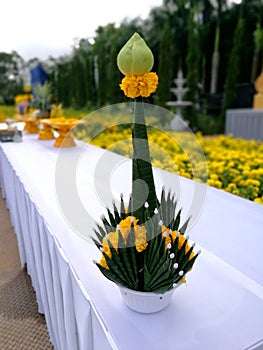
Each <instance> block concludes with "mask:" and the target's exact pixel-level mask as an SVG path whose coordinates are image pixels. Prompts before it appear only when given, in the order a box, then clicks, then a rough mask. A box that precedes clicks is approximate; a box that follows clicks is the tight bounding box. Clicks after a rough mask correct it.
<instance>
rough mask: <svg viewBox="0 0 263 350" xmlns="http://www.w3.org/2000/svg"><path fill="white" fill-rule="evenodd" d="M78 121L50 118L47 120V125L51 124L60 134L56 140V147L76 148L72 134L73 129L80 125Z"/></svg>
mask: <svg viewBox="0 0 263 350" xmlns="http://www.w3.org/2000/svg"><path fill="white" fill-rule="evenodd" d="M79 123H80V121H79V120H78V119H74V118H72V119H66V118H50V119H46V120H45V124H46V125H47V124H49V126H50V127H51V128H53V129H54V130H55V131H57V133H58V137H57V138H56V140H55V143H54V147H62V148H64V147H74V146H76V143H75V141H74V138H73V136H72V134H71V129H72V128H73V127H74V126H76V125H77V124H79Z"/></svg>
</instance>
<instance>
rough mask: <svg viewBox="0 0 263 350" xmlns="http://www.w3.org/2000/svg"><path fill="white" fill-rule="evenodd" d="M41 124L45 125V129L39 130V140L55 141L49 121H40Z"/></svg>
mask: <svg viewBox="0 0 263 350" xmlns="http://www.w3.org/2000/svg"><path fill="white" fill-rule="evenodd" d="M39 122H40V124H42V125H43V127H44V129H43V130H39V132H38V133H39V136H38V140H53V139H54V138H55V136H54V133H53V130H52V126H51V125H50V120H49V119H40V121H39Z"/></svg>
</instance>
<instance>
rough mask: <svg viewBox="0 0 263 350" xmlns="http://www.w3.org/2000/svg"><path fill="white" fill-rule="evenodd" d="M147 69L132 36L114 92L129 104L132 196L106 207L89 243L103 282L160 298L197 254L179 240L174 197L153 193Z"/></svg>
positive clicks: (182, 228)
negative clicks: (145, 100)
mask: <svg viewBox="0 0 263 350" xmlns="http://www.w3.org/2000/svg"><path fill="white" fill-rule="evenodd" d="M153 64H154V58H153V54H152V52H151V50H150V48H149V47H148V46H147V44H146V43H145V41H144V40H143V39H142V38H141V36H140V35H139V34H138V33H135V34H134V35H133V36H132V37H131V38H130V39H129V40H128V41H127V43H126V44H125V45H124V46H123V48H122V49H121V50H120V52H119V54H118V57H117V66H118V68H119V70H120V71H121V72H122V73H123V74H124V75H125V77H124V78H123V79H122V82H121V84H120V88H121V90H123V92H124V94H125V95H126V96H127V97H129V98H132V99H134V122H133V127H132V146H133V155H132V193H131V195H130V198H129V203H128V206H126V205H125V203H124V199H123V195H121V196H120V207H119V208H117V206H116V204H115V202H114V201H113V208H112V209H109V208H107V216H108V217H106V216H102V218H101V220H102V224H97V227H96V228H95V229H94V232H95V238H93V241H94V243H95V244H96V246H97V247H98V249H100V251H101V253H102V256H101V260H100V262H95V263H96V265H97V266H98V268H99V269H100V271H101V272H102V273H103V275H104V276H105V277H107V278H108V279H109V280H111V281H113V282H115V283H116V284H118V285H121V286H123V287H126V288H129V289H132V290H136V291H143V292H155V293H164V292H166V291H169V290H171V289H173V288H175V287H177V286H179V285H181V284H182V283H184V282H185V275H186V273H187V272H189V271H190V270H191V269H192V267H193V264H194V262H195V260H196V258H197V256H198V255H199V252H197V253H195V252H194V246H195V244H192V245H191V244H190V243H189V240H188V236H185V232H186V229H187V225H188V223H189V220H190V218H189V219H187V220H186V222H185V223H184V224H183V225H181V209H179V210H178V208H177V200H176V199H175V196H174V195H173V194H172V193H171V191H170V190H169V191H168V192H167V193H166V190H165V187H163V189H162V192H161V194H160V198H159V199H158V197H157V194H156V189H155V183H154V176H153V169H152V163H151V156H150V149H149V142H148V136H147V127H146V123H145V115H144V103H143V100H142V98H143V97H148V96H150V95H151V94H152V93H154V92H155V91H156V89H157V85H158V76H157V74H156V73H154V72H151V69H152V67H153Z"/></svg>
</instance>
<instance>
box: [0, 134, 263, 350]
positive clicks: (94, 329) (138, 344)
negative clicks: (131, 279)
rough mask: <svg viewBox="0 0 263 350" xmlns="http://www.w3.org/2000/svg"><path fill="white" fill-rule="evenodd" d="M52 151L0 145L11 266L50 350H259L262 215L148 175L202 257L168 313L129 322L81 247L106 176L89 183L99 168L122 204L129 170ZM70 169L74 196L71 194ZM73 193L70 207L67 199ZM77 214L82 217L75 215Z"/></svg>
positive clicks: (93, 155) (93, 156) (229, 198)
mask: <svg viewBox="0 0 263 350" xmlns="http://www.w3.org/2000/svg"><path fill="white" fill-rule="evenodd" d="M52 143H53V141H38V140H36V136H35V135H33V136H27V135H24V142H23V143H20V144H15V143H6V144H0V185H1V187H2V190H3V195H4V197H5V198H6V203H7V206H8V208H9V210H10V216H11V220H12V223H13V225H14V229H15V232H16V234H17V239H18V245H19V253H20V258H21V264H22V266H23V265H24V264H25V263H26V264H27V267H28V272H29V274H30V276H31V278H32V284H33V286H34V288H35V290H36V296H37V302H38V307H39V311H40V312H42V313H44V314H45V317H46V321H47V326H48V330H49V333H50V337H51V341H52V343H53V344H54V346H55V348H56V349H60V350H66V349H69V350H75V349H76V350H78V349H85V350H86V349H91V350H93V349H121V350H129V349H135V348H143V349H146V350H148V349H149V350H150V349H151V350H161V349H167V350H174V349H184V350H187V349H189V350H192V349H202V350H203V349H208V350H210V349H215V350H216V349H220V350H221V349H226V350H227V349H229V350H235V349H248V348H249V347H251V346H252V345H253V344H256V345H255V347H253V349H254V348H255V349H261V348H262V346H263V345H262V344H263V258H262V248H261V247H262V244H263V236H262V223H263V215H262V214H263V206H261V205H258V204H256V203H252V202H249V201H247V200H243V199H241V198H238V197H236V196H233V195H230V194H227V193H224V192H222V191H219V190H216V189H212V188H210V187H206V186H204V187H202V186H203V185H198V184H195V183H194V182H192V181H189V180H186V179H183V178H179V177H177V176H175V175H172V174H168V173H165V172H162V171H156V181H157V188H158V189H159V188H160V187H161V186H162V183H161V182H162V180H163V179H165V182H166V183H167V182H169V181H170V182H171V184H172V186H173V188H174V189H175V190H178V186H179V187H180V189H181V196H180V201H181V202H182V204H183V207H184V209H185V212H186V213H185V215H188V214H189V213H190V212H191V211H193V214H194V215H195V216H196V220H195V222H194V224H193V225H192V226H191V228H190V231H189V233H190V235H191V238H192V239H194V240H196V241H197V243H198V245H199V246H201V247H202V254H201V256H200V257H199V259H198V261H197V262H196V264H195V266H194V269H193V271H192V272H190V273H189V275H188V276H187V284H186V285H183V286H182V287H180V288H179V289H178V290H177V291H176V292H175V294H174V297H173V300H172V302H171V304H170V305H169V307H168V308H166V309H165V310H163V311H162V312H159V313H156V314H152V315H143V314H139V313H136V312H133V311H132V310H130V309H128V308H127V307H126V306H125V304H124V303H123V301H122V299H121V296H120V293H119V291H118V288H117V287H116V286H115V285H114V284H113V283H112V282H110V281H108V280H107V279H105V278H104V276H103V275H102V274H101V273H100V272H99V270H98V269H97V267H96V266H95V265H94V263H93V259H95V260H98V259H99V256H100V254H99V252H98V250H97V248H96V247H95V246H94V245H93V244H92V243H91V242H90V239H89V233H90V232H91V229H92V220H93V221H95V220H99V217H100V214H101V213H102V212H103V211H104V203H103V200H102V199H105V198H106V197H107V199H108V192H107V191H108V188H107V187H108V186H106V185H107V184H106V178H107V177H108V173H107V172H105V174H104V176H102V177H101V179H99V177H98V176H96V175H97V174H96V171H97V170H98V168H99V163H100V160H101V159H103V160H102V163H103V166H106V165H105V160H106V159H107V160H109V164H110V165H109V167H110V168H114V169H115V170H116V168H117V171H115V172H116V174H122V175H123V177H122V181H121V182H120V181H119V177H117V178H116V176H115V175H114V174H113V175H112V176H111V186H112V192H113V193H114V194H115V193H119V192H124V193H125V194H126V195H127V193H129V188H128V183H129V180H130V175H129V174H128V171H129V170H127V169H129V161H126V160H124V159H123V158H122V157H119V156H117V155H113V154H111V153H109V152H104V151H103V150H101V149H98V148H96V147H93V146H90V145H84V144H82V143H78V147H76V148H72V149H64V150H58V149H56V148H54V147H53V146H52ZM76 159H77V160H78V162H76ZM58 164H59V169H58ZM74 164H75V165H76V164H77V165H76V168H75V170H74V169H73V170H74V172H75V175H74V174H73V173H72V174H73V175H74V176H75V177H74V179H75V180H76V188H71V187H70V184H71V183H70V181H71V180H72V178H71V175H72V174H70V172H71V170H72V166H73V165H74ZM116 164H120V167H116ZM64 167H65V168H64ZM103 169H105V168H103ZM61 171H62V172H61ZM63 171H64V176H63ZM73 175H72V176H73ZM125 175H126V176H125ZM104 179H105V181H104ZM105 184H106V185H105ZM71 185H72V184H71ZM196 186H197V187H198V188H199V189H200V188H201V192H200V193H199V192H198V193H199V194H200V196H199V194H198V196H199V197H200V199H201V202H200V203H201V204H202V202H203V201H204V198H205V202H204V207H203V208H201V209H202V211H200V210H199V211H198V208H197V207H198V203H196V199H195V200H194V201H191V198H192V197H193V192H194V191H195V189H196ZM199 186H201V187H199ZM104 187H105V188H104ZM65 189H68V190H65ZM124 189H125V191H124ZM62 190H64V191H65V192H66V193H65V197H63V196H62V192H63V191H62ZM76 192H77V194H78V198H77V199H76V198H75V199H74V198H73V197H72V196H71V197H70V195H72V194H73V195H74V194H76ZM105 193H106V194H105ZM104 194H105V196H104ZM67 196H69V198H67ZM202 197H203V199H202ZM194 202H195V203H194ZM65 204H66V205H65ZM75 204H77V206H79V207H77V208H76V207H75V206H74V205H75ZM201 204H200V207H201ZM79 208H81V209H80V211H81V210H83V212H81V213H82V214H83V213H85V212H86V216H85V215H84V214H83V216H81V217H79V216H78V213H79V210H77V212H75V211H76V209H79ZM70 210H71V212H73V216H70V215H71V212H70ZM87 213H88V214H87ZM198 214H199V216H198ZM74 215H75V216H74ZM76 221H78V222H76Z"/></svg>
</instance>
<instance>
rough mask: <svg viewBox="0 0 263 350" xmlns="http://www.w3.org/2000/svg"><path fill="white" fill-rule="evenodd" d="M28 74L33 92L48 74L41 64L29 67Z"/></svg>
mask: <svg viewBox="0 0 263 350" xmlns="http://www.w3.org/2000/svg"><path fill="white" fill-rule="evenodd" d="M30 75H31V89H32V92H33V94H34V88H36V87H37V86H38V85H44V84H45V82H46V81H47V79H48V74H47V72H46V71H45V70H44V68H43V67H42V66H41V64H38V65H37V66H36V67H34V68H31V69H30Z"/></svg>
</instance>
